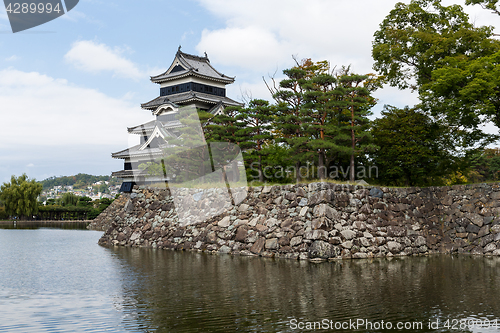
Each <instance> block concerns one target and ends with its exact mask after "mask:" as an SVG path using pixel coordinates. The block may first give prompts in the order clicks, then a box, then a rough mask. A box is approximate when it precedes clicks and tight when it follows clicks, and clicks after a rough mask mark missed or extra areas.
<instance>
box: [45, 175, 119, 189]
mask: <svg viewBox="0 0 500 333" xmlns="http://www.w3.org/2000/svg"><path fill="white" fill-rule="evenodd" d="M98 181H108V182H110V183H111V184H110V185H117V184H119V183H120V182H119V181H118V179H116V178H112V177H110V176H93V175H87V174H85V173H79V174H77V175H75V176H62V177H50V178H47V179H45V180H42V181H40V182H39V183H40V184H42V185H43V189H44V190H47V189H50V188H52V187H54V186H73V187H74V188H75V189H79V188H81V189H84V188H87V186H90V185H92V184H94V183H95V182H98Z"/></svg>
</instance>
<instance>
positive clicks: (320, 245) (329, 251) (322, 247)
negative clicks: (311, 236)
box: [308, 240, 340, 259]
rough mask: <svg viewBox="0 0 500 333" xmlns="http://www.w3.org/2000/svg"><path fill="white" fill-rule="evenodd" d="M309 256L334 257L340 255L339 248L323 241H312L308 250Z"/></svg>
mask: <svg viewBox="0 0 500 333" xmlns="http://www.w3.org/2000/svg"><path fill="white" fill-rule="evenodd" d="M308 254H309V258H311V259H314V258H320V259H328V258H335V257H338V256H339V255H340V249H339V248H338V247H336V246H334V245H332V244H329V243H327V242H324V241H320V240H317V241H314V242H313V243H312V244H311V246H310V247H309V250H308Z"/></svg>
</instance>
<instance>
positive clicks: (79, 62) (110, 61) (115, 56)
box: [64, 41, 145, 80]
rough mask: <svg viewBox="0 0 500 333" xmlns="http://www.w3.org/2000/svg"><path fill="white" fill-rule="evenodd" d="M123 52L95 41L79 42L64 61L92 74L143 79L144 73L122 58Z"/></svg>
mask: <svg viewBox="0 0 500 333" xmlns="http://www.w3.org/2000/svg"><path fill="white" fill-rule="evenodd" d="M122 53H123V52H122V50H120V49H118V48H115V49H112V48H110V47H109V46H107V45H106V44H99V43H96V42H94V41H78V42H75V43H73V45H72V47H71V50H69V51H68V53H66V55H65V56H64V59H65V60H66V61H67V62H68V63H70V64H72V65H73V66H75V67H76V68H79V69H81V70H84V71H88V72H91V73H99V72H106V71H109V72H112V73H113V75H114V76H117V77H122V78H131V79H137V80H138V79H143V78H144V76H145V75H144V73H143V72H142V71H141V70H139V69H138V68H137V66H136V65H135V64H134V63H133V62H132V61H130V60H128V59H126V58H124V57H123V56H122Z"/></svg>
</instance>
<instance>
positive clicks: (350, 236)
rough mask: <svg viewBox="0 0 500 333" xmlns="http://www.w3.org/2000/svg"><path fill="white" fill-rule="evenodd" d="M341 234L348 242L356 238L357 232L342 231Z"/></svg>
mask: <svg viewBox="0 0 500 333" xmlns="http://www.w3.org/2000/svg"><path fill="white" fill-rule="evenodd" d="M340 234H341V235H342V237H344V238H345V239H347V240H351V239H353V238H354V237H356V232H355V231H352V230H342V231H341V232H340Z"/></svg>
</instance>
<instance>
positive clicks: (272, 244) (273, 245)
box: [265, 238, 278, 250]
mask: <svg viewBox="0 0 500 333" xmlns="http://www.w3.org/2000/svg"><path fill="white" fill-rule="evenodd" d="M265 248H266V249H267V250H276V249H278V239H277V238H269V239H267V240H266V244H265Z"/></svg>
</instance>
